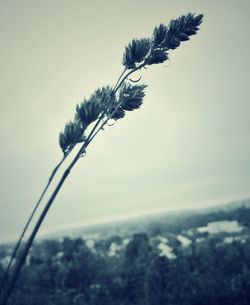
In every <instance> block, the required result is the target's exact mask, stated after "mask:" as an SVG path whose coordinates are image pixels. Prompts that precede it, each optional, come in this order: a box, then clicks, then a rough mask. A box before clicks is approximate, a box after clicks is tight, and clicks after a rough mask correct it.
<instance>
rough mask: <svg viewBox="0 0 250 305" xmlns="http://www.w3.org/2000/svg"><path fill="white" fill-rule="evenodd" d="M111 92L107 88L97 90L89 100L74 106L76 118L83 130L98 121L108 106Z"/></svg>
mask: <svg viewBox="0 0 250 305" xmlns="http://www.w3.org/2000/svg"><path fill="white" fill-rule="evenodd" d="M112 96H113V94H112V90H111V88H110V87H109V86H107V87H103V88H101V89H97V90H96V91H95V92H94V93H93V94H92V95H91V97H90V99H89V100H86V99H85V100H84V101H83V102H82V103H81V104H80V105H77V106H76V118H77V119H78V120H79V121H80V122H81V123H82V127H83V129H86V128H87V127H88V126H89V124H91V123H92V122H94V121H95V120H97V119H98V117H99V115H100V114H101V113H102V112H103V110H104V109H105V108H106V107H107V105H109V103H110V101H111V99H112Z"/></svg>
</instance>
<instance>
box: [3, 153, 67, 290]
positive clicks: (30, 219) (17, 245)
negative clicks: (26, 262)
mask: <svg viewBox="0 0 250 305" xmlns="http://www.w3.org/2000/svg"><path fill="white" fill-rule="evenodd" d="M68 155H69V153H68V154H65V155H64V156H63V158H62V160H61V161H60V162H59V163H58V164H57V166H56V167H55V168H54V169H53V171H52V173H51V175H50V177H49V180H48V182H47V184H46V186H45V188H44V190H43V192H42V194H41V195H40V197H39V199H38V201H37V203H36V205H35V207H34V209H33V210H32V212H31V214H30V217H29V218H28V221H27V223H26V224H25V226H24V228H23V231H22V233H21V235H20V237H19V239H18V241H17V243H16V245H15V247H14V249H13V252H12V254H11V259H10V261H9V264H8V266H7V268H6V270H5V272H4V275H3V278H2V281H1V285H0V287H1V289H3V287H4V284H5V283H6V282H7V280H8V277H9V271H10V268H11V265H12V263H13V261H14V259H15V258H16V255H17V252H18V250H19V248H20V246H21V243H22V240H23V238H24V235H25V233H26V231H27V230H28V227H29V225H30V223H31V221H32V218H33V217H34V215H35V213H36V211H37V209H38V207H39V205H40V203H41V201H42V199H43V197H44V195H45V193H46V192H47V190H48V188H49V186H50V184H51V182H52V180H53V178H54V176H55V174H56V173H57V171H58V169H59V168H60V166H61V165H62V164H63V162H64V161H65V159H66V158H67V156H68Z"/></svg>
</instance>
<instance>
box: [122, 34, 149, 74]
mask: <svg viewBox="0 0 250 305" xmlns="http://www.w3.org/2000/svg"><path fill="white" fill-rule="evenodd" d="M150 48H151V41H150V39H148V38H142V39H133V40H132V42H131V43H129V44H128V46H127V47H126V48H125V52H124V54H123V62H122V64H123V65H124V66H125V67H126V68H127V69H134V68H136V66H137V64H140V63H141V62H143V61H144V60H145V58H146V56H147V54H148V53H149V51H150Z"/></svg>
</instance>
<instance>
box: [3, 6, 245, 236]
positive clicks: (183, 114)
mask: <svg viewBox="0 0 250 305" xmlns="http://www.w3.org/2000/svg"><path fill="white" fill-rule="evenodd" d="M0 3H1V5H0V40H1V49H0V54H1V56H0V102H1V112H0V116H1V119H0V124H1V128H0V137H1V152H0V153H1V158H0V162H1V167H0V168H1V171H0V179H1V183H0V192H1V202H0V208H1V214H0V232H1V233H0V240H7V239H9V238H16V237H17V236H18V234H19V232H20V230H21V229H22V227H23V225H24V223H25V221H26V219H27V217H28V215H29V213H30V211H31V209H32V207H33V206H34V204H35V201H36V199H37V198H38V196H39V194H40V192H41V190H42V187H43V186H44V185H45V184H46V182H47V179H48V176H49V174H50V172H51V170H52V168H53V166H55V164H56V163H57V162H58V161H59V160H60V158H61V157H62V153H61V151H60V148H59V146H58V134H59V132H60V131H61V130H62V129H63V128H64V125H65V123H66V122H67V121H69V120H70V119H72V118H73V117H74V111H75V106H76V104H77V103H79V102H80V101H81V100H82V99H83V97H89V95H90V94H91V93H92V92H93V91H94V90H95V89H96V88H98V87H100V86H103V85H108V84H110V85H112V84H114V83H115V82H116V79H117V77H118V76H119V74H120V72H121V71H122V65H121V59H122V54H123V51H124V47H125V45H127V44H128V42H129V41H130V40H131V39H132V38H141V37H144V36H151V33H152V31H153V28H154V27H155V26H156V25H159V24H160V23H165V24H168V22H169V21H170V20H171V19H172V18H176V17H178V16H179V15H181V14H186V13H188V12H196V13H203V14H204V23H203V24H202V25H201V30H200V31H199V33H198V35H196V36H193V37H192V39H191V40H190V41H188V42H185V43H183V44H182V45H181V46H180V47H179V48H178V49H177V50H174V51H172V52H171V55H170V58H171V62H170V65H169V66H168V67H163V66H161V65H158V66H154V67H151V68H150V69H148V70H145V71H143V74H142V82H144V83H146V84H148V85H149V86H148V88H147V94H146V98H145V101H144V105H143V107H142V108H141V109H140V110H138V111H135V112H133V113H128V115H127V116H126V118H125V119H123V120H121V121H119V122H117V124H116V125H115V126H112V127H109V128H107V129H106V130H105V132H103V133H102V134H100V135H99V136H98V137H97V138H96V139H95V141H93V143H91V146H90V147H89V149H88V152H87V156H86V157H85V158H82V159H81V160H80V162H79V163H78V164H77V165H76V167H75V168H74V170H73V171H72V173H71V175H70V177H69V178H68V180H67V181H66V183H65V185H64V187H63V189H62V191H61V193H60V194H59V195H58V197H57V198H56V200H55V202H54V205H53V206H52V208H51V210H50V211H49V214H48V217H47V218H46V221H45V222H44V224H43V226H42V229H41V233H43V232H45V231H53V230H55V229H58V228H63V227H71V226H78V225H79V224H86V223H91V222H98V221H107V220H111V219H116V218H122V217H129V216H133V215H137V214H143V213H150V212H153V211H159V210H173V209H188V208H191V207H200V208H202V207H206V206H208V205H214V204H220V203H224V202H226V201H231V200H234V199H241V198H242V199H243V198H247V197H250V163H249V156H250V141H249V132H250V119H249V118H250V116H249V114H250V104H249V85H250V84H249V71H250V67H249V54H250V41H249V37H250V18H249V12H250V1H249V0H245V1H244V0H241V1H232V0H231V1H229V0H224V1H205V0H204V1H202V0H197V1H176V0H172V1H168V0H158V1H145V0H144V1H132V0H129V1H126V0H123V1H119V0H106V1H95V0H92V1H84V0H81V1H80V0H79V1H77V0H74V1H69V0H68V1H65V0H58V1H54V0H42V1H34V0H30V1H27V0H22V1H12V0H10V1H4V0H0ZM59 177H60V175H59Z"/></svg>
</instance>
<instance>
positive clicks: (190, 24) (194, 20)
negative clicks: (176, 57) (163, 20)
mask: <svg viewBox="0 0 250 305" xmlns="http://www.w3.org/2000/svg"><path fill="white" fill-rule="evenodd" d="M202 18H203V15H202V14H201V15H197V16H195V15H194V14H191V13H189V14H187V15H183V16H180V17H179V18H177V19H174V20H171V21H170V23H169V25H168V27H166V26H164V25H163V24H160V25H159V26H158V27H156V28H155V29H154V33H153V41H154V45H155V46H158V47H160V48H162V49H164V50H165V51H167V50H170V49H172V50H173V49H176V48H177V47H178V46H179V45H180V43H181V42H182V41H186V40H189V36H192V35H195V34H196V33H197V31H198V30H199V28H198V26H199V25H200V24H201V22H202ZM164 36H165V37H164Z"/></svg>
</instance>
